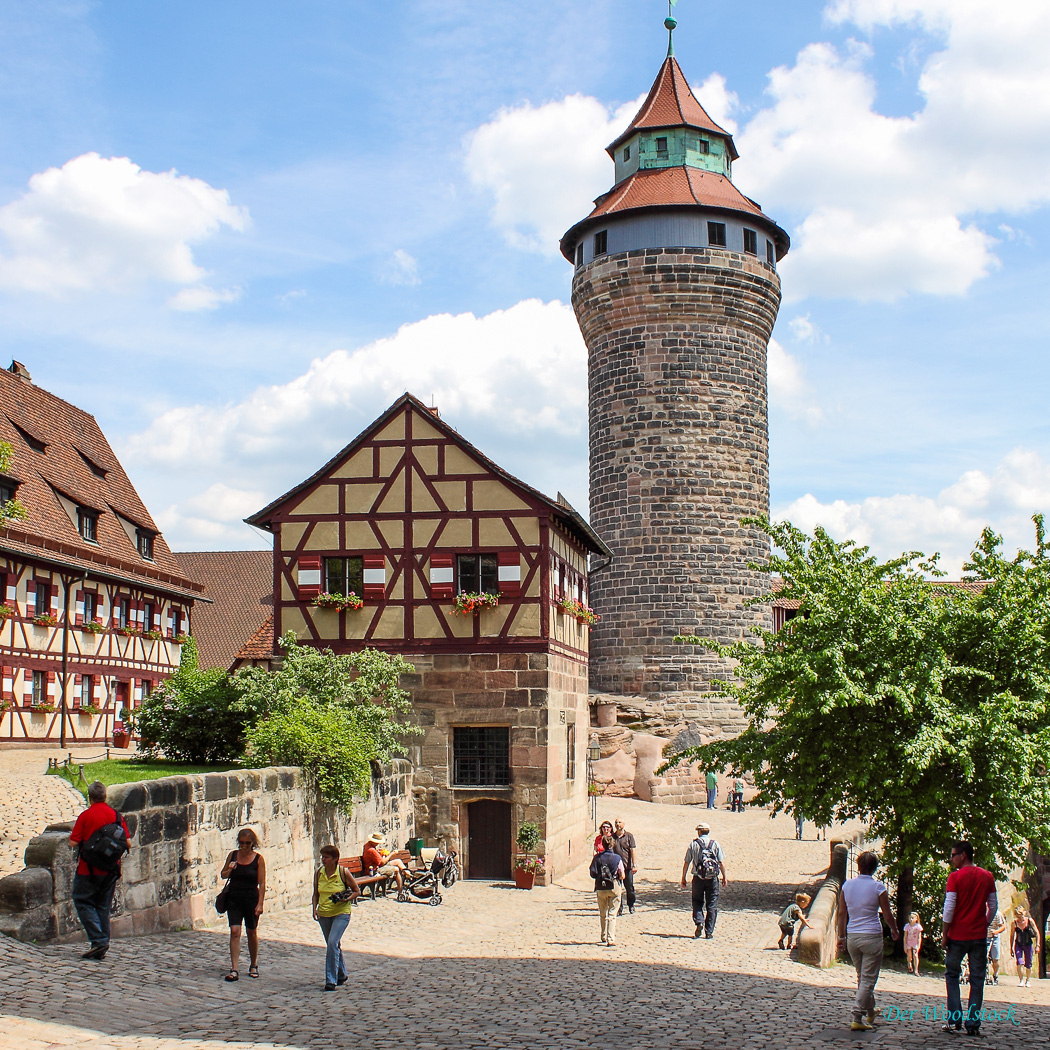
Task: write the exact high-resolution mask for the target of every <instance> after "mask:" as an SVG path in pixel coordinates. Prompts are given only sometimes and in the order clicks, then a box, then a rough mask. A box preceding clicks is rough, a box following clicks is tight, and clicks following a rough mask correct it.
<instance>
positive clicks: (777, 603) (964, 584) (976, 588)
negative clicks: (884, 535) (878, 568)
mask: <svg viewBox="0 0 1050 1050" xmlns="http://www.w3.org/2000/svg"><path fill="white" fill-rule="evenodd" d="M770 582H771V583H772V585H773V594H774V598H773V601H772V602H771V604H772V605H773V606H774V607H775V608H777V609H800V608H801V607H802V601H801V600H800V599H798V598H780V597H777V595H779V593H780V591H782V590H783V589H784V577H783V576H773V577H771V579H770ZM932 583H933V586H934V587H956V588H958V589H959V590H963V591H972V592H973V593H974V594H980V592H981V591H983V590H984V589H985V587H987V586H988V584H987V582H986V581H985V580H933V581H932ZM887 586H889V583H887Z"/></svg>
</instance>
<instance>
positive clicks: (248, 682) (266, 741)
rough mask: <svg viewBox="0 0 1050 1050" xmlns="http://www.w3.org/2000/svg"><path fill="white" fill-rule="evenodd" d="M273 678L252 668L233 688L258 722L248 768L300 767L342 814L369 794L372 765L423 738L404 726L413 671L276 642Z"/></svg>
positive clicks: (373, 654) (286, 639)
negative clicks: (403, 681) (406, 680)
mask: <svg viewBox="0 0 1050 1050" xmlns="http://www.w3.org/2000/svg"><path fill="white" fill-rule="evenodd" d="M279 644H280V647H281V649H282V651H283V659H282V660H281V662H280V666H279V667H278V668H277V669H276V670H273V671H266V670H263V669H262V668H256V667H250V668H245V669H243V670H241V671H238V672H237V674H236V675H235V676H234V683H235V685H236V687H237V688H238V690H240V692H241V694H242V696H243V698H244V702H245V703H246V705H247V706H248V707H250V708H251V709H252V710H255V711H258V712H260V713H261V714H262V715H263V718H262V720H261V721H260V722H259V723H258V724H257V725H255V726H254V728H253V729H252V730H251V731H250V732H249V734H248V755H249V757H250V758H251V759H252V760H253V761H254V760H261V761H268V762H279V763H284V764H292V765H301V766H302V767H303V768H304V769H305V770H306V772H307V775H308V776H310V777H311V779H312V780H313V781H314V783H315V784H316V785H317V788H318V790H319V792H320V793H321V795H322V796H323V797H324V798H325V799H327V800H328V801H330V802H332V803H333V804H337V805H342V806H348V805H349V803H350V800H351V799H352V798H355V797H357V798H360V797H363V796H364V795H366V794H367V792H368V787H369V784H370V782H371V780H370V777H371V773H370V765H369V763H370V762H371V761H373V760H374V761H378V762H388V761H389V760H390V759H391V758H392V757H393V756H394V755H401V754H404V752H405V743H406V741H407V740H408V739H409V738H410V737H412V736H416V735H419V734H420V733H421V732H422V730H421V729H419V728H418V727H417V726H415V725H414V724H413V723H411V722H410V721H409V718H408V712H409V711H410V709H411V697H410V696H409V694H408V692H407V691H406V690H405V689H402V688H401V685H400V678H401V676H402V675H405V674H411V673H412V672H413V670H414V668H413V667H412V665H411V664H410V663H408V661H407V660H405V659H404V657H402V656H398V655H394V654H390V653H382V652H379V651H378V650H376V649H363V650H361V651H360V652H356V653H349V654H346V655H342V656H337V655H336V654H335V653H333V652H332V651H331V650H330V649H315V648H313V647H312V646H300V645H298V644H297V642H296V638H295V635H294V634H292V633H288V634H286V635H284V636H283V637H282V638H281V639H280V643H279Z"/></svg>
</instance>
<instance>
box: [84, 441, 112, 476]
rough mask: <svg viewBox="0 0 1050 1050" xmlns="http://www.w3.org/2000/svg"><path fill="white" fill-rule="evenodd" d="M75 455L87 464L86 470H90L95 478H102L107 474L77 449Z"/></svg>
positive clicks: (103, 468)
mask: <svg viewBox="0 0 1050 1050" xmlns="http://www.w3.org/2000/svg"><path fill="white" fill-rule="evenodd" d="M77 454H78V455H79V456H80V458H81V459H82V460H83V461H84V462H85V463H86V464H87V468H88V470H90V471H91V473H92V474H94V475H95V477H96V478H104V477H105V476H106V475H107V474H108V473H109V471H108V470H106V468H105V467H100V466H99V465H98V464H97V463H96V462H95V461H94V460H93V459H92V458H91V457H90V456H85V455H84V453H83V452H81V451H80V449H79V448H78V449H77Z"/></svg>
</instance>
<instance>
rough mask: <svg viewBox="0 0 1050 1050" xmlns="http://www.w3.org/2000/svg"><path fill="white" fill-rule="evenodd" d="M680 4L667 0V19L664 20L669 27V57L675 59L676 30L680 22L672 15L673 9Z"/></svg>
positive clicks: (675, 0)
mask: <svg viewBox="0 0 1050 1050" xmlns="http://www.w3.org/2000/svg"><path fill="white" fill-rule="evenodd" d="M677 3H678V0H667V17H666V18H665V19H664V25H665V26H667V57H668V58H673V57H674V29H675V26H676V25H678V20H677V19H676V18H675V17H674V15H672V14H671V8H672V7H674V5H675V4H677Z"/></svg>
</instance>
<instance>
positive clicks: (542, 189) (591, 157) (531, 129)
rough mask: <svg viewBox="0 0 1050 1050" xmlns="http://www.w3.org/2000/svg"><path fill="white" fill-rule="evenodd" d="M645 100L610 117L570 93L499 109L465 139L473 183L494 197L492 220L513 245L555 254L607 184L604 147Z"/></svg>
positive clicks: (609, 173)
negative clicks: (539, 103) (540, 102)
mask: <svg viewBox="0 0 1050 1050" xmlns="http://www.w3.org/2000/svg"><path fill="white" fill-rule="evenodd" d="M643 98H644V96H641V97H640V98H638V99H635V100H634V101H633V102H628V103H625V104H624V105H622V106H620V107H619V108H618V109H616V110H615V111H614V112H613V113H611V114H610V112H609V111H608V110H607V109H606V107H605V106H604V105H602V103H601V102H599V101H598V100H597V99H595V98H590V97H585V96H583V95H570V96H569V97H568V98H565V99H562V100H561V101H560V102H548V103H546V104H545V105H542V106H533V105H531V104H530V103H526V104H525V105H523V106H517V107H515V108H513V109H504V110H501V111H500V112H499V113H498V114H497V115H496V116H495V117H494V118H493V119H492V120H491V121H490V122H489V123H487V124H483V125H482V126H481V127H480V128H478V129H477V130H475V131H474V132H473V133H472V134H470V135H469V136H468V137H467V142H466V146H467V155H466V167H467V171H468V172H469V174H470V178H471V181H472V182H473V183H474V184H475V185H476V186H478V187H479V188H481V189H483V190H486V191H488V192H489V193H491V194H492V196H493V198H494V199H495V203H494V204H493V207H492V222H493V225H495V226H496V227H497V228H498V229H500V230H502V231H503V234H504V236H505V237H506V238H507V240H508V241H509V242H510V243H511V244H514V245H516V246H517V247H520V248H525V249H528V250H530V251H539V252H546V253H554V252H557V250H558V241H559V239H560V238H561V235H562V234H563V233H564V232H565V231H566V230H567V229H568V228H569V227H570V226H571V225H572V224H573V223H574V222H577V221H578V220H580V219H582V218H583V217H584V216H585V215H587V213H588V212H589V211H590V210H591V207H592V201H593V199H594V198H595V197H596V196H598V194H600V193H604V192H605V191H606V190H607V189H608V188H609V186H610V185H611V183H612V171H613V169H612V161H611V160H610V159H609V156H608V154H607V153H606V152H605V147H606V146H607V145H608V144H609V143H610V142H611V141H612V140H613V139H614V138H615V137H616V136H617V135H618V134H619V133H620V132H621V131H622V130H623V129H624V127H626V125H627V123H628V122H629V121H630V119H631V117H633V116H634V114H635V112H637V110H638V107H639V106H640V105H641V103H642V99H643Z"/></svg>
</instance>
